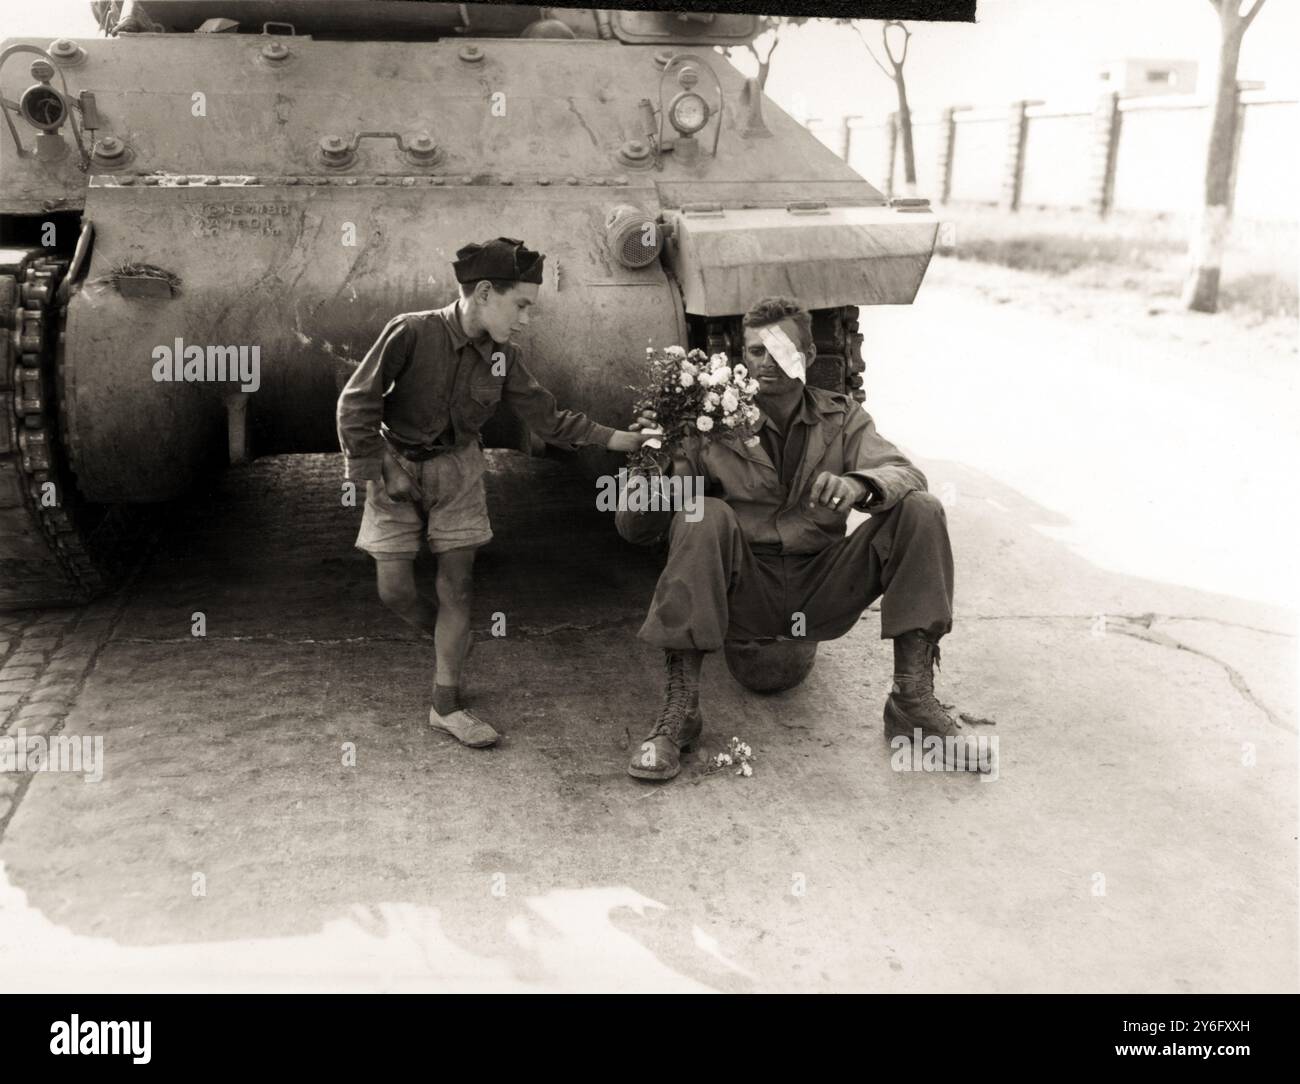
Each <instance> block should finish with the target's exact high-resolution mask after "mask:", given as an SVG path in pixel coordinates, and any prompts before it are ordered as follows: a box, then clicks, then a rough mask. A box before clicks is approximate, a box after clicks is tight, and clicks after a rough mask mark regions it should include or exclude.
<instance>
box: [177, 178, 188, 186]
mask: <svg viewBox="0 0 1300 1084" xmlns="http://www.w3.org/2000/svg"><path fill="white" fill-rule="evenodd" d="M176 183H177V184H189V183H190V179H189V178H188V177H177V178H176Z"/></svg>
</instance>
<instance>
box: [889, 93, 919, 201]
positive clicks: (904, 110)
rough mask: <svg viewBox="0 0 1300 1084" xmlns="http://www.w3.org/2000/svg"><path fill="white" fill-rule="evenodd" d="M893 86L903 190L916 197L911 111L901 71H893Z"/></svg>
mask: <svg viewBox="0 0 1300 1084" xmlns="http://www.w3.org/2000/svg"><path fill="white" fill-rule="evenodd" d="M894 85H895V86H896V87H897V88H898V128H899V131H900V133H901V134H902V137H903V190H904V191H905V192H906V193H907V194H908V195H909V196H915V195H916V154H915V153H914V152H913V150H912V110H911V109H910V108H909V107H908V105H907V85H906V84H905V83H904V82H903V69H902V68H895V69H894Z"/></svg>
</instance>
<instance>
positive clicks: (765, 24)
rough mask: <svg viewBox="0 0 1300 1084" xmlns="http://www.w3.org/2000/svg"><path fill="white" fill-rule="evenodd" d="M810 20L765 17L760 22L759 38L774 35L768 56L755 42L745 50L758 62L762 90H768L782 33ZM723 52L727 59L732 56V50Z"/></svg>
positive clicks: (796, 17) (798, 17) (803, 17)
mask: <svg viewBox="0 0 1300 1084" xmlns="http://www.w3.org/2000/svg"><path fill="white" fill-rule="evenodd" d="M808 18H809V17H808V16H807V15H764V16H762V18H761V19H760V20H759V26H760V27H761V29H760V30H759V32H758V37H760V38H761V37H763V35H764V34H767V33H769V32H770V33H771V35H772V44H771V46H770V47H769V48H768V50H767V55H766V56H764V55H763V54H762V53H760V52H759V51H758V46H757V45H756V44H755V43H754V42H753V41H748V42H746V43H745V48H746V49H748V50H749V51H750V53H751V54H752V55H753V57H754V59H755V60H756V61H757V62H758V85H759V87H760V88H766V86H767V76H768V73H769V72H770V71H771V70H772V54H773V53H775V52H776V47H777V46H778V45H780V44H781V31H782V30H784V29H785V28H786V27H787V26H802V25H803V24H804V23H806V22H807V21H808ZM722 52H723V55H724V56H726V57H730V56H731V49H730V48H727V49H724V50H723V51H722Z"/></svg>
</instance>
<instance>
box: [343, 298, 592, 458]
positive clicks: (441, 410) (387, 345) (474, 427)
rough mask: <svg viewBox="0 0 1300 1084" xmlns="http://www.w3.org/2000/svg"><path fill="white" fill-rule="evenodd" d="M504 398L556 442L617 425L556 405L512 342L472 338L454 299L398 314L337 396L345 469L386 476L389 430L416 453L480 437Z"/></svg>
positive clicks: (569, 444)
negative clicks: (441, 306)
mask: <svg viewBox="0 0 1300 1084" xmlns="http://www.w3.org/2000/svg"><path fill="white" fill-rule="evenodd" d="M494 355H495V357H494ZM494 360H495V361H504V369H505V372H504V374H503V375H502V373H501V369H502V366H501V365H497V366H496V371H495V372H494V371H493V363H494ZM502 399H505V401H506V403H507V404H509V405H510V406H511V407H512V408H513V409H514V411H515V413H517V414H518V415H519V417H520V418H522V419H523V421H524V423H525V424H526V425H528V426H529V428H531V429H532V430H533V432H534V433H536V434H537V435H538V436H539V437H541V438H542V439H543V440H544V441H546V442H547V443H548V444H557V445H559V446H561V447H564V448H569V449H573V448H578V447H581V446H583V445H585V444H601V445H603V444H607V443H608V442H609V439H610V437H611V436H612V435H613V433H614V430H613V429H611V428H610V427H609V426H606V425H601V424H599V423H598V422H594V421H592V420H591V419H590V418H588V417H587V416H586V415H585V414H582V413H580V412H578V411H572V410H560V409H558V408H557V407H556V405H555V397H554V396H553V395H552V394H551V393H550V392H549V391H547V390H546V389H545V388H544V387H542V386H541V384H539V383H538V382H537V381H536V379H534V377H533V375H532V373H530V372H529V371H528V369H527V367H525V365H524V363H523V360H522V358H521V356H520V350H519V347H517V346H516V345H515V344H514V343H498V342H494V341H493V340H492V339H491V338H490V337H489V336H487V335H484V336H483V337H482V338H481V339H477V340H471V339H470V338H469V337H468V336H467V335H466V334H465V331H464V328H463V327H462V326H461V323H460V319H459V317H458V315H457V312H456V304H455V302H453V303H452V304H450V305H448V306H446V307H445V308H441V309H430V310H428V311H427V312H411V313H404V314H403V315H401V316H395V317H394V318H393V319H392V320H390V321H389V322H388V324H387V325H386V326H385V327H384V330H383V331H382V332H381V333H380V336H379V338H378V340H377V341H376V342H375V344H374V346H372V347H371V348H370V350H369V351H368V352H367V353H366V356H365V358H363V359H362V362H361V364H360V365H358V366H357V369H356V372H354V373H353V374H352V376H351V378H350V379H349V380H348V382H347V384H346V385H345V386H344V388H343V391H342V393H341V394H340V395H339V403H338V411H337V421H338V434H339V445H340V446H341V447H342V449H343V451H344V454H345V463H346V466H345V469H346V472H347V478H348V479H349V480H350V481H353V482H365V481H378V480H379V479H380V478H381V477H382V473H381V467H382V464H383V454H384V441H385V439H386V438H387V439H388V440H390V441H391V442H392V443H393V444H395V445H396V446H397V447H398V448H403V449H406V450H410V451H417V452H418V451H422V450H429V449H432V448H435V447H440V446H448V445H454V446H456V447H464V446H465V445H468V444H471V443H473V442H474V441H476V440H478V438H479V432H480V430H481V429H482V428H483V426H484V424H486V422H487V421H488V419H489V418H491V417H492V415H493V413H494V412H495V411H496V408H497V404H498V403H499V402H500V401H501V400H502Z"/></svg>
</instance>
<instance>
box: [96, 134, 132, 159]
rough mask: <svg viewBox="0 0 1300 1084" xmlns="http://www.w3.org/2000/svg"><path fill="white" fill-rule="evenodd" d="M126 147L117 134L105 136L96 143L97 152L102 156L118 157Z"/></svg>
mask: <svg viewBox="0 0 1300 1084" xmlns="http://www.w3.org/2000/svg"><path fill="white" fill-rule="evenodd" d="M125 149H126V147H125V145H124V144H123V143H122V141H121V140H120V139H118V138H117V136H104V138H103V139H101V140H100V141H99V142H98V143H97V144H96V145H95V153H96V154H97V155H99V157H100V158H116V157H117V156H118V155H120V154H121V153H122V152H123V151H124V150H125Z"/></svg>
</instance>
